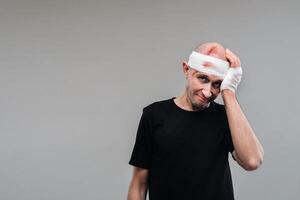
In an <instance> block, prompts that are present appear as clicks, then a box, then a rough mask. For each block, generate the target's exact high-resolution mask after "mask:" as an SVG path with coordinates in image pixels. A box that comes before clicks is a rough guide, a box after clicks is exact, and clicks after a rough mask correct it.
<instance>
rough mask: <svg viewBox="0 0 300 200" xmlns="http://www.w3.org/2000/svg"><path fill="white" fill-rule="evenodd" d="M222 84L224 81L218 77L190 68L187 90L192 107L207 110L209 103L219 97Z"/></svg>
mask: <svg viewBox="0 0 300 200" xmlns="http://www.w3.org/2000/svg"><path fill="white" fill-rule="evenodd" d="M187 67H188V66H187ZM221 83H222V79H221V78H220V77H218V76H215V75H211V74H207V73H203V72H198V71H196V70H194V69H192V68H190V67H188V70H187V82H186V90H187V96H188V98H189V100H190V102H191V104H192V107H194V108H195V109H203V108H206V107H207V106H208V103H210V102H212V101H214V100H215V99H216V98H217V97H218V95H219V93H220V86H221Z"/></svg>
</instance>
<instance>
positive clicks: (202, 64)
mask: <svg viewBox="0 0 300 200" xmlns="http://www.w3.org/2000/svg"><path fill="white" fill-rule="evenodd" d="M188 65H189V66H190V67H191V68H193V69H195V70H197V71H200V72H204V73H208V74H213V75H216V76H219V77H221V78H222V79H224V78H225V76H226V74H227V72H228V69H229V63H228V62H226V61H224V60H221V59H219V58H215V57H212V56H208V55H205V54H201V53H198V52H196V51H193V52H192V53H191V55H190V57H189V61H188ZM207 65H209V66H207Z"/></svg>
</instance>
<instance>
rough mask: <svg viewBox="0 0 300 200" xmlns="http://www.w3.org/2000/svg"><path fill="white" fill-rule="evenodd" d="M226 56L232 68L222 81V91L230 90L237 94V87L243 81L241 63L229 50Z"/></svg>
mask: <svg viewBox="0 0 300 200" xmlns="http://www.w3.org/2000/svg"><path fill="white" fill-rule="evenodd" d="M225 56H226V58H227V60H228V61H229V63H230V67H229V70H228V72H227V75H226V76H225V78H224V80H223V81H222V84H221V91H223V90H226V89H228V90H230V91H232V92H233V93H235V91H236V89H237V86H238V85H239V84H240V82H241V79H242V68H241V61H240V59H239V58H238V57H237V56H236V55H235V54H234V53H232V52H231V51H230V50H229V49H226V51H225Z"/></svg>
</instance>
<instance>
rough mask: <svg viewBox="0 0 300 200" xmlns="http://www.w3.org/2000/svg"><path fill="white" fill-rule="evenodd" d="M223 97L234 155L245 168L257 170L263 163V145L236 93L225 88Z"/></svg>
mask: <svg viewBox="0 0 300 200" xmlns="http://www.w3.org/2000/svg"><path fill="white" fill-rule="evenodd" d="M222 97H223V100H224V105H225V110H226V115H227V119H228V123H229V128H230V132H231V137H232V143H233V146H234V149H235V151H234V153H233V156H234V158H235V159H236V161H237V162H238V164H239V165H240V166H242V167H243V168H244V169H245V170H255V169H257V168H258V167H259V166H260V165H261V164H262V161H263V156H264V150H263V147H262V145H261V144H260V142H259V141H258V139H257V137H256V135H255V133H254V131H253V130H252V128H251V126H250V124H249V122H248V120H247V118H246V116H245V115H244V113H243V111H242V109H241V107H240V105H239V104H238V101H237V99H236V96H235V93H234V92H232V91H230V90H223V91H222Z"/></svg>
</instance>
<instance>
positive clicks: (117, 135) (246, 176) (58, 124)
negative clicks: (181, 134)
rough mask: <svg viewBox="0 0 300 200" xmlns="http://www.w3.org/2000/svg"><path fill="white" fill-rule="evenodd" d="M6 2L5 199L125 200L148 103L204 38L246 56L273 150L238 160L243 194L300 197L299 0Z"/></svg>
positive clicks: (178, 74)
mask: <svg viewBox="0 0 300 200" xmlns="http://www.w3.org/2000/svg"><path fill="white" fill-rule="evenodd" d="M0 2H1V4H0V25H1V26H0V27H1V31H0V69H1V70H0V93H1V98H0V117H1V119H0V199H1V200H50V199H51V200H65V199H72V200H81V199H85V200H94V199H95V200H96V199H101V200H102V199H103V200H107V199H111V200H114V199H126V196H127V191H128V184H129V181H130V178H131V172H132V167H131V166H130V165H128V161H129V157H130V155H131V151H132V148H133V144H134V140H135V135H136V129H137V125H138V121H139V118H140V116H141V112H142V108H143V107H144V106H146V105H148V104H150V103H152V102H154V101H158V100H162V99H166V98H170V97H172V96H178V95H179V94H180V93H181V92H182V90H183V88H184V83H185V79H184V76H183V74H182V69H181V61H182V60H183V59H186V58H187V57H188V55H189V53H190V52H191V50H192V49H193V48H194V47H195V46H196V45H198V44H199V43H202V42H205V41H218V42H220V43H222V44H223V45H224V46H225V47H227V48H230V49H231V50H232V51H233V52H235V53H237V54H238V56H239V57H240V59H241V61H242V67H243V72H244V76H243V80H242V83H241V85H240V87H239V88H238V93H237V96H238V101H239V103H240V104H241V106H242V108H243V110H244V112H245V114H246V115H247V117H248V119H249V121H250V122H251V124H252V126H253V128H254V130H255V131H256V133H257V137H258V138H259V139H260V141H261V143H262V144H263V146H264V149H265V158H264V163H263V165H262V166H261V168H259V170H257V171H253V172H247V171H244V170H243V169H242V168H240V167H239V166H238V165H237V163H235V162H234V161H233V160H232V159H231V158H230V164H231V169H232V176H233V181H234V189H235V196H236V199H243V200H252V199H264V200H266V199H272V200H275V199H278V200H279V199H280V200H282V199H299V196H300V192H299V191H300V190H299V188H300V175H299V168H300V166H299V165H300V156H299V155H298V153H299V150H300V147H299V144H300V136H299V128H298V126H297V125H299V122H300V120H299V112H300V109H299V104H298V103H299V93H298V92H297V91H298V90H299V86H298V81H299V78H298V74H299V71H300V70H299V65H300V61H299V51H298V49H299V45H300V39H299V30H300V26H299V17H300V12H299V8H300V3H299V2H297V1H279V0H278V1H259V0H252V1H249V0H248V1H244V2H242V1H232V0H231V1H199V0H198V1H171V0H169V1H121V0H120V1H112V0H110V1H83V0H82V1H75V0H74V1H66V0H61V1H53V0H52V1H50V0H48V1H43V0H39V1H38V0H36V1H33V0H31V1H30V0H26V1H24V0H23V1H21V0H20V1H0ZM218 100H220V101H221V99H220V98H219V99H218ZM297 123H298V124H297Z"/></svg>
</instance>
